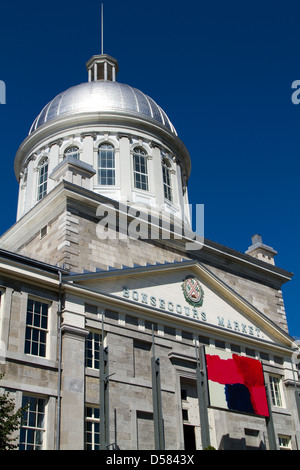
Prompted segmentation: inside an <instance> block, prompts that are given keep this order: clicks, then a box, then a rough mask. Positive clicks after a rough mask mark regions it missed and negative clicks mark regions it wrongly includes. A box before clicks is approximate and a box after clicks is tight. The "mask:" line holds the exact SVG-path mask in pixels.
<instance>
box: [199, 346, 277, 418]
mask: <svg viewBox="0 0 300 470" xmlns="http://www.w3.org/2000/svg"><path fill="white" fill-rule="evenodd" d="M205 359H206V368H207V380H208V391H209V401H210V406H213V407H218V408H224V409H227V410H231V411H239V412H242V413H252V414H255V415H259V416H266V417H268V416H269V409H268V402H267V397H266V389H265V383H264V374H263V368H262V364H261V362H260V361H259V360H257V359H253V358H250V357H246V356H240V355H238V354H230V353H227V352H225V351H218V350H216V349H212V348H208V347H206V348H205Z"/></svg>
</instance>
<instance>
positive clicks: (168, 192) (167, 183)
mask: <svg viewBox="0 0 300 470" xmlns="http://www.w3.org/2000/svg"><path fill="white" fill-rule="evenodd" d="M162 173H163V183H164V196H165V199H168V201H172V199H173V198H172V187H171V173H170V168H169V166H168V164H167V162H166V161H165V160H163V161H162Z"/></svg>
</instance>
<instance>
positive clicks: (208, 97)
mask: <svg viewBox="0 0 300 470" xmlns="http://www.w3.org/2000/svg"><path fill="white" fill-rule="evenodd" d="M100 4H101V2H98V1H97V2H96V1H95V0H87V1H85V2H78V1H77V2H76V1H72V2H71V1H70V0H61V1H57V0H52V1H51V2H47V3H46V2H39V1H35V0H34V1H30V0H29V1H27V2H18V1H17V2H5V4H2V5H1V31H0V57H1V60H0V80H4V81H5V83H6V87H7V104H6V105H0V135H1V163H2V171H1V174H0V190H1V195H2V200H3V201H4V204H2V213H1V219H0V233H3V232H4V231H5V230H7V229H8V228H9V227H10V226H11V225H12V224H13V223H14V222H15V218H16V207H17V195H18V185H17V182H16V179H15V176H14V172H13V161H14V156H15V153H16V151H17V149H18V147H19V145H20V144H21V142H22V141H23V139H24V138H25V137H26V135H27V134H28V131H29V128H30V126H31V123H32V122H33V120H34V119H35V117H36V115H37V114H38V113H39V112H40V111H41V109H42V108H43V106H44V105H45V104H47V103H48V102H49V101H50V100H51V99H53V98H54V97H55V96H56V95H57V94H58V93H60V92H61V91H63V90H65V89H67V88H69V87H70V86H73V85H76V84H78V83H81V82H84V81H87V72H86V68H85V64H86V62H87V61H88V59H89V58H90V57H91V56H92V55H93V54H98V53H100V51H101V45H100V44H101V43H100V37H101V30H100ZM299 18H300V3H299V2H297V1H288V0H287V1H285V2H282V1H274V0H273V1H269V0H260V1H257V0H252V1H251V2H247V1H231V0H228V1H226V2H224V1H221V0H217V1H209V2H204V1H203V2H202V1H196V0H186V1H185V2H179V1H177V0H172V1H171V0H160V1H157V0H152V1H151V2H149V1H137V0H127V1H126V2H125V1H120V0H106V1H104V52H105V53H107V54H110V55H112V56H113V57H115V58H116V59H118V61H119V67H120V71H119V74H118V81H120V82H123V83H127V84H129V85H131V86H134V87H136V88H139V89H140V90H142V91H143V92H144V93H146V94H148V95H150V96H151V97H152V98H153V99H154V100H155V101H156V102H157V103H158V104H159V105H160V106H161V107H162V108H163V109H164V110H165V111H166V112H167V114H168V116H169V117H170V119H171V121H172V122H173V124H174V125H175V127H176V129H177V132H178V135H179V137H180V138H181V139H182V140H183V142H184V143H185V145H186V146H187V148H188V150H189V152H190V155H191V159H192V175H191V178H190V181H189V188H188V189H189V196H190V202H191V203H192V204H204V205H205V236H206V237H207V238H209V239H212V240H214V241H216V242H219V243H221V244H223V245H225V246H229V247H231V248H234V249H236V250H238V251H242V252H244V251H245V250H247V248H248V247H249V246H250V245H251V236H252V235H254V234H255V233H259V234H260V235H262V237H263V242H264V243H266V244H268V245H270V246H272V247H273V248H274V249H276V250H277V251H278V255H277V256H276V265H277V266H279V267H281V268H283V269H286V270H288V271H292V272H293V273H294V278H293V280H292V281H291V282H290V283H288V284H286V285H284V286H283V294H284V300H285V307H286V311H287V316H288V322H289V327H290V334H291V335H294V336H297V337H300V325H299V321H298V316H299V308H298V296H299V275H300V257H299V253H298V249H299V209H298V205H299V169H300V164H299V155H300V105H298V106H296V105H294V104H293V103H292V101H291V95H292V92H293V90H292V89H291V85H292V82H293V81H294V80H298V79H299V80H300V47H299V46H300V29H299Z"/></svg>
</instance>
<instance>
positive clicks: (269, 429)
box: [265, 384, 278, 450]
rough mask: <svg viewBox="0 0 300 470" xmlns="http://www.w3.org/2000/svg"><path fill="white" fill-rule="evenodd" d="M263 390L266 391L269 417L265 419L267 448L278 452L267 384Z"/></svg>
mask: <svg viewBox="0 0 300 470" xmlns="http://www.w3.org/2000/svg"><path fill="white" fill-rule="evenodd" d="M265 389H266V396H267V403H268V408H269V417H267V418H266V425H267V432H268V439H269V446H270V450H278V447H277V439H276V434H275V428H274V421H273V415H272V409H271V400H270V391H269V387H268V385H267V384H266V385H265Z"/></svg>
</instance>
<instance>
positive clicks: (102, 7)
mask: <svg viewBox="0 0 300 470" xmlns="http://www.w3.org/2000/svg"><path fill="white" fill-rule="evenodd" d="M101 54H102V55H103V3H101Z"/></svg>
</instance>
